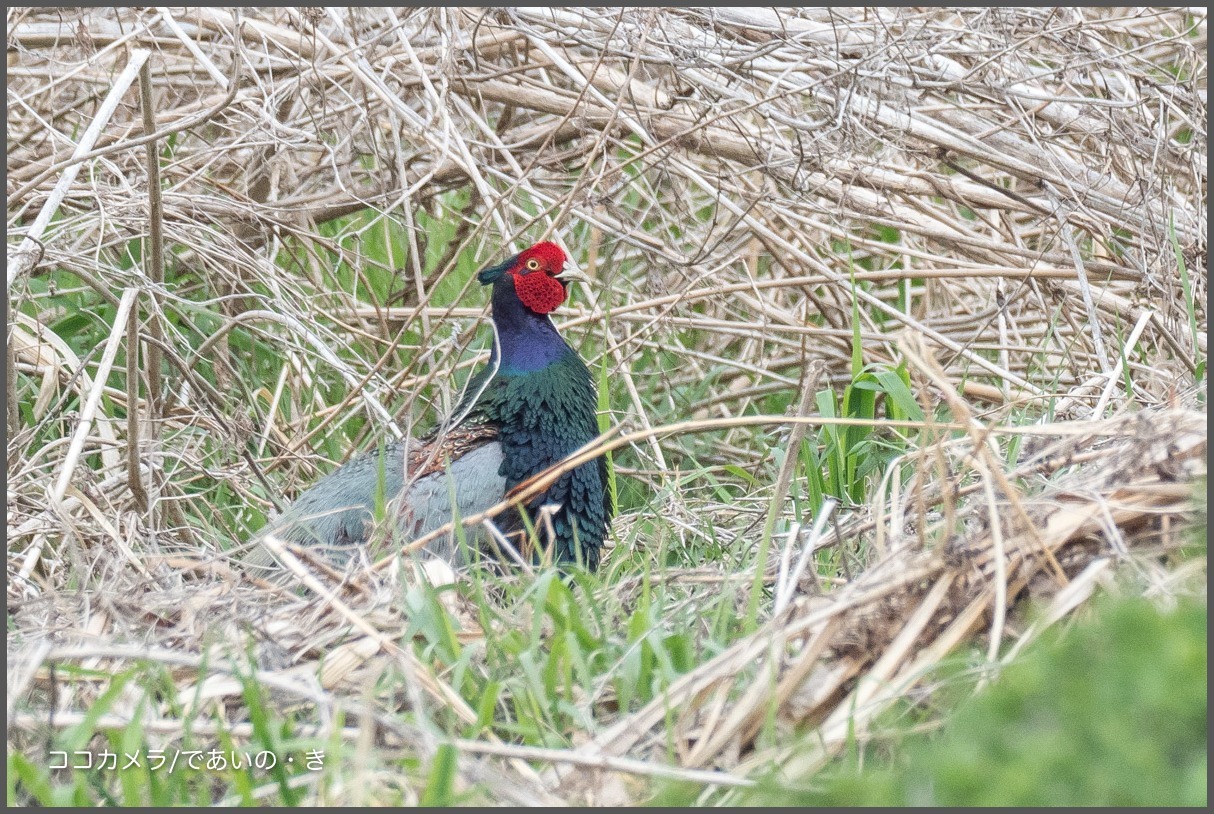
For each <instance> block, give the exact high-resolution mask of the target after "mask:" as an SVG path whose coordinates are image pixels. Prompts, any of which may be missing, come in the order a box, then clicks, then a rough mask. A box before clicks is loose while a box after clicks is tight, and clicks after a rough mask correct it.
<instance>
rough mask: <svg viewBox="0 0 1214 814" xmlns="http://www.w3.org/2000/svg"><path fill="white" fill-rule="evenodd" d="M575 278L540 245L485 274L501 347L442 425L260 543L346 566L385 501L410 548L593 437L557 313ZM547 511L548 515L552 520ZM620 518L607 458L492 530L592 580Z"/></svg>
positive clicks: (485, 544) (581, 370)
mask: <svg viewBox="0 0 1214 814" xmlns="http://www.w3.org/2000/svg"><path fill="white" fill-rule="evenodd" d="M577 276H578V275H577V274H576V271H575V269H574V268H573V266H572V264H571V263H570V261H569V259H568V257H567V256H566V254H565V252H564V250H563V249H561V248H560V247H559V246H557V245H556V244H555V243H537V244H536V245H534V246H532V247H531V248H529V249H527V250H526V251H523V252H520V253H519V254H516V255H515V256H513V257H511V258H509V259H508V260H506V261H505V262H503V263H501V264H500V265H497V266H493V267H491V268H487V269H485V270H483V271H481V272H480V274H479V275H478V279H479V280H480V282H481V284H483V285H490V286H492V287H493V294H492V305H493V311H492V322H493V334H494V341H493V351H492V353H491V355H490V358H489V363H488V364H487V365H486V366H485V367H484V368H483V369H481V370H480V371H478V372H477V373H476V374H475V375H474V376H473V377H472V379H471V380H470V382H469V384H468V387H467V389H466V393H465V396H464V398H463V399H462V400H461V402H460V404H459V406H458V407H457V408H456V409H455V412H454V413H453V414H452V416H451V417H450V419H449V420H448V421H447V422H446V428H445V429H443V430H440V431H439V432H438V433H436V434H434V435H432V436H430V437H427V438H423V439H418V440H405V441H397V442H394V443H391V444H388V445H385V446H384V447H383V448H382V450H381V451H379V452H373V453H370V454H367V455H363V456H361V457H359V458H356V459H354V460H352V461H350V462H349V463H347V464H346V465H345V466H342V467H340V468H339V469H337V470H336V471H334V472H332V473H331V474H329V475H327V476H326V477H324V478H322V479H321V480H319V481H317V482H316V483H315V484H314V485H313V486H312V487H310V488H309V489H307V490H306V491H304V492H303V493H302V494H301V495H300V496H299V497H298V499H296V501H295V503H294V504H292V505H291V506H290V507H289V508H288V509H287V510H286V511H285V512H284V513H283V514H282V515H281V516H280V517H279V518H278V519H277V520H276V521H274V522H273V523H272V524H271V525H270V526H268V527H267V528H266V529H265V530H264V531H263V532H262V533H261V535H262V536H264V535H265V534H266V533H268V532H273V533H274V534H275V536H276V537H278V538H279V539H282V540H286V541H290V542H295V543H299V544H302V545H314V546H320V547H323V549H324V550H325V551H326V553H327V554H328V556H330V557H331V558H333V559H337V560H342V559H345V558H347V557H348V556H349V555H350V554H351V553H352V551H353V550H355V549H356V548H357V547H358V546H361V545H364V544H365V543H366V542H367V541H368V539H369V537H370V535H371V533H372V531H373V530H374V518H375V514H376V506H377V505H385V504H386V508H387V515H388V516H390V517H393V518H394V519H395V521H396V527H397V529H398V531H399V535H400V536H399V540H400V541H401V542H408V541H410V540H414V539H417V538H419V537H421V536H424V535H426V534H427V533H429V532H431V531H433V530H435V529H437V528H439V527H441V526H443V525H444V524H446V523H448V522H449V521H451V519H452V517H453V512H452V507H453V506H454V508H455V510H456V511H457V512H458V514H459V516H460V517H461V518H462V517H468V516H470V515H472V514H477V513H480V512H482V511H485V510H486V509H488V508H489V507H491V506H493V505H494V504H496V503H498V502H500V501H501V500H502V499H503V498H505V497H506V495H508V494H510V492H511V491H512V490H514V489H515V488H516V487H518V486H519V485H520V484H523V483H525V482H526V481H528V480H529V479H530V478H532V477H534V476H536V475H538V474H540V473H541V472H544V471H545V470H547V469H548V468H549V467H551V466H553V465H554V464H557V463H559V462H560V461H562V460H563V459H564V458H566V457H567V456H568V455H569V454H570V453H572V452H573V451H574V450H576V449H578V448H579V447H581V446H583V445H585V444H586V443H588V442H589V441H591V440H593V439H594V438H595V437H596V436H597V435H598V421H597V418H596V403H597V398H596V395H595V388H594V383H593V380H592V378H591V375H590V371H589V370H588V369H587V367H586V364H585V363H584V362H583V361H582V360H581V358H580V357H579V356H578V355H577V353H576V352H574V350H573V349H572V348H570V347H569V345H568V343H567V342H565V340H564V339H563V338H562V337H561V335H560V334H559V333H558V332H557V330H556V326H555V325H553V323H552V318H551V316H550V314H551V313H552V312H553V311H554V310H556V308H557V307H558V306H560V305H561V303H563V302H564V301H565V296H566V285H567V283H568V281H569V280H570V279H571V278H575V277H577ZM544 507H551V509H549V511H550V516H549V517H547V518H545V517H542V516H541V515H542V512H541V509H543V508H544ZM612 514H613V506H612V502H611V496H610V494H609V492H608V489H607V462H606V459H604V458H602V457H599V458H596V459H594V460H592V461H589V462H587V463H584V464H582V465H580V466H578V467H577V468H575V469H573V470H571V471H569V472H566V473H564V474H563V475H561V476H560V477H559V478H557V480H556V481H555V482H554V483H553V484H552V485H551V486H550V487H549V488H548V489H547V490H546V491H544V492H542V493H541V494H539V495H537V496H535V497H533V498H531V499H530V500H528V501H527V502H526V503H525V504H524V505H523V506H522V507H520V510H518V511H513V510H512V511H508V512H504V513H502V514H499V515H498V516H497V517H496V518H495V521H494V522H495V523H496V525H497V528H498V530H500V531H501V533H502V535H504V537H505V539H506V540H507V541H509V542H511V544H512V545H514V546H515V547H516V549H518V550H519V551H520V552H522V553H523V554H524V555H530V557H531V558H532V559H533V560H534V559H538V558H540V556H542V552H543V551H544V550H549V551H550V552H551V556H552V558H553V559H554V560H555V561H557V562H560V563H581V564H582V565H583V566H585V567H586V568H588V569H590V570H594V569H596V568H597V567H598V565H599V561H600V559H601V556H602V546H603V540H604V538H605V537H606V535H607V530H608V527H609V525H610V523H611V518H612ZM528 527H530V528H531V529H534V530H535V536H534V537H530V536H529V535H528V534H527V529H528ZM466 534H467V538H466V539H467V541H468V543H469V544H470V545H472V546H474V547H479V548H481V549H486V550H492V549H494V547H495V546H496V544H497V542H496V541H495V540H493V539H491V538H492V535H489V534H488V533H487V532H486V531H485V530H484V529H483V528H480V527H473V528H471V529H468V530H467V531H466ZM532 540H534V541H535V542H537V543H538V544H539V548H535V547H533V546H532V545H530V543H531V541H532ZM426 551H427V552H428V553H429V554H430V555H431V556H435V557H439V558H442V559H444V560H447V561H448V562H451V563H453V564H461V563H463V561H464V558H463V556H462V551H463V549H461V548H460V546H459V545H458V544H457V540H456V538H455V537H454V535H452V534H445V535H442V536H440V537H438V538H436V539H435V540H433V541H432V542H430V543H429V544H428V545H427V546H426ZM271 559H272V557H271V555H270V554H269V552H268V551H267V550H266V549H264V548H263V547H259V548H258V550H257V551H255V552H253V553H252V554H251V555H250V557H249V558H248V560H249V561H251V562H253V563H255V564H256V563H266V562H268V561H270V560H271Z"/></svg>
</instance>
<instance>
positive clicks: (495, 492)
mask: <svg viewBox="0 0 1214 814" xmlns="http://www.w3.org/2000/svg"><path fill="white" fill-rule="evenodd" d="M407 451H408V448H407V447H406V442H397V443H393V444H389V445H387V446H385V447H384V448H383V449H382V450H379V451H375V452H371V453H368V454H366V455H363V456H360V457H358V458H355V459H354V460H352V461H350V462H349V463H347V464H346V465H345V466H342V467H340V468H338V469H337V470H335V471H333V472H331V473H330V474H328V475H326V476H325V477H323V478H321V479H320V480H319V481H317V482H316V483H315V484H314V485H313V486H311V487H310V488H309V489H307V490H306V491H304V492H303V494H301V495H300V496H299V497H298V498H297V499H296V501H295V503H294V504H292V505H291V507H290V508H289V509H287V510H286V511H285V512H283V514H282V515H281V516H280V517H278V518H277V519H276V520H275V521H273V522H272V523H270V524H268V525H267V526H266V528H265V529H264V530H262V531H261V532H260V533H259V534H258V535H257V538H258V539H259V540H260V538H261V537H263V536H264V535H265V534H267V533H271V532H272V533H274V534H275V535H276V536H277V537H279V538H280V539H282V540H284V541H287V542H292V543H296V544H299V545H302V546H306V547H308V548H311V549H314V550H316V551H317V553H319V554H321V555H322V556H324V557H326V558H328V559H330V560H333V561H335V562H345V561H346V560H348V559H349V557H350V556H351V555H352V554H353V553H354V551H356V550H357V548H358V547H360V546H362V545H364V544H365V543H366V542H367V541H368V539H369V538H370V536H371V532H372V530H373V529H374V526H375V518H376V517H377V516H380V515H379V513H378V512H377V509H378V508H379V507H383V515H382V516H393V515H395V516H396V517H397V518H398V527H399V530H400V533H401V535H402V537H401V542H408V541H409V540H412V539H416V538H417V537H420V536H422V535H424V534H426V533H428V532H430V531H433V530H434V529H436V528H438V527H440V526H442V525H443V524H445V523H447V522H448V521H450V520H451V516H452V512H451V509H452V491H454V499H455V506H456V508H457V510H458V512H459V515H460V517H467V516H468V515H471V514H476V513H479V512H482V511H484V510H485V509H487V508H489V507H490V506H492V505H494V504H495V503H497V502H498V501H500V500H501V499H502V496H503V495H504V494H505V489H506V486H505V484H506V480H505V478H504V477H503V476H502V475H501V474H499V470H500V469H501V462H502V449H501V444H499V443H497V442H496V441H493V442H489V443H485V444H482V445H480V446H476V447H474V448H472V449H470V450H469V451H467V452H465V453H464V454H463V455H461V456H460V457H458V458H456V460H455V461H454V462H452V463H451V464H450V466H449V467H448V468H447V469H442V468H437V469H436V468H435V467H433V466H431V467H428V468H426V469H425V470H423V471H425V472H427V474H424V475H422V476H421V477H414V476H415V475H416V471H417V470H416V469H415V471H414V472H413V473H407V472H406V469H405V466H406V464H405V462H406V457H408V458H412V459H414V460H413V461H411V463H412V464H413V465H414V466H415V467H417V466H418V463H419V460H418V459H419V455H417V454H413V455H409V456H406V454H405V453H406V452H407ZM406 476H409V481H410V483H409V487H408V490H407V492H406V493H405V495H404V496H403V498H401V499H400V500H399V501H394V499H395V498H398V497H400V496H401V492H402V490H403V489H404V487H405V483H406ZM467 540H468V542H469V544H470V545H473V546H475V545H476V544H477V541H478V540H479V535H477V534H476V530H475V529H472V530H469V531H468V532H467ZM427 551H428V552H429V553H430V554H431V555H433V556H436V557H441V558H443V559H445V560H447V561H448V562H453V563H454V562H457V561H458V560H459V551H460V549H459V546H458V544H457V542H456V539H455V538H454V537H453V536H452V535H443V536H442V537H439V538H438V539H436V540H434V541H433V542H432V543H431V544H430V545H428V546H427ZM272 562H273V557H272V556H271V555H270V553H269V551H268V550H266V548H265V547H264V546H262V545H257V546H256V547H255V549H254V550H253V551H250V552H249V554H248V555H247V556H246V557H245V563H246V564H247V565H252V566H259V565H260V566H265V565H270V564H271V563H272Z"/></svg>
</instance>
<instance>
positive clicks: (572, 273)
mask: <svg viewBox="0 0 1214 814" xmlns="http://www.w3.org/2000/svg"><path fill="white" fill-rule="evenodd" d="M553 277H554V279H557V280H560V281H561V282H562V283H570V282H574V281H576V282H579V283H590V282H591V280H590V278H589V277H587V276H586V275H585V274H583V273H582V270H581V269H579V268H578V267H577V266H575V265H574V263H573V261H572V260H566V261H565V265H564V267H563V268H562V269H561V271H560V273H559V274H555V275H553Z"/></svg>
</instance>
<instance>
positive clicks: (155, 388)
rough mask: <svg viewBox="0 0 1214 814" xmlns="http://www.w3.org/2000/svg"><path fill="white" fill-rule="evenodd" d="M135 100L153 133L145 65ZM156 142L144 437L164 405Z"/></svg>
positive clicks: (152, 144)
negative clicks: (145, 431)
mask: <svg viewBox="0 0 1214 814" xmlns="http://www.w3.org/2000/svg"><path fill="white" fill-rule="evenodd" d="M139 99H140V103H141V107H142V109H143V131H144V132H145V133H151V134H155V132H156V107H155V105H154V104H153V96H152V68H151V65H150V64H149V63H147V62H145V63H144V64H143V68H142V69H141V70H140V72H139ZM157 144H158V140H157V139H152V140H150V141H149V142H148V143H147V145H146V146H145V149H146V151H147V169H148V242H147V244H146V246H145V249H144V256H143V260H144V265H145V267H146V269H147V272H148V277H149V279H150V281H151V284H152V285H151V299H152V307H151V308H150V309H149V313H148V319H147V326H148V333H149V334H150V335H151V337H152V339H154V340H157V341H154V342H151V343H149V344H148V350H147V381H148V397H147V408H148V438H149V440H152V439H154V438H155V437H156V428H157V426H158V419H160V417H161V415H162V412H163V409H164V403H163V399H162V397H161V385H160V355H161V350H160V344H159V342H163V341H164V336H163V332H162V331H161V327H160V310H161V306H162V302H161V299H162V298H161V294H160V290H161V288H162V287H163V286H164V204H163V202H162V200H161V192H160V154H159V150H158V149H157Z"/></svg>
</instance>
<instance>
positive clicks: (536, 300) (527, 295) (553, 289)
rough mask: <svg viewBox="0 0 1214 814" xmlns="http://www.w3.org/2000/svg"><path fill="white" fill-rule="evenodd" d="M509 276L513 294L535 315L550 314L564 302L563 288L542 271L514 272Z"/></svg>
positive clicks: (558, 282)
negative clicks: (511, 278) (512, 283)
mask: <svg viewBox="0 0 1214 814" xmlns="http://www.w3.org/2000/svg"><path fill="white" fill-rule="evenodd" d="M523 269H526V266H523ZM557 271H558V272H559V271H560V269H559V268H558V269H557ZM511 276H512V277H513V278H514V292H515V293H516V294H517V295H518V298H519V302H521V303H522V304H523V305H525V306H527V307H528V308H530V309H531V310H532V311H535V312H536V313H537V314H550V313H552V312H553V311H555V310H556V309H557V307H558V306H560V304H561V303H563V302H564V301H565V286H563V285H561V283H560V281H559V280H557V279H556V278H555V277H552V276H550V275H549V274H548V273H546V272H545V271H544V270H543V269H541V270H537V271H530V272H525V271H515V272H512V273H511Z"/></svg>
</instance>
